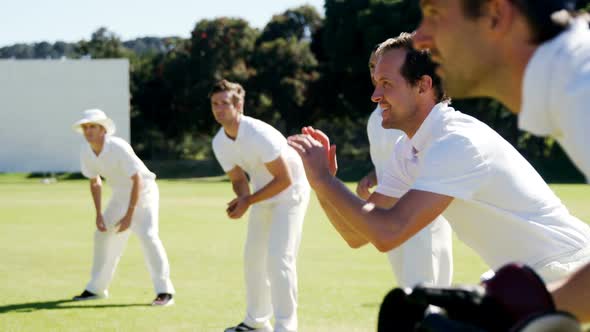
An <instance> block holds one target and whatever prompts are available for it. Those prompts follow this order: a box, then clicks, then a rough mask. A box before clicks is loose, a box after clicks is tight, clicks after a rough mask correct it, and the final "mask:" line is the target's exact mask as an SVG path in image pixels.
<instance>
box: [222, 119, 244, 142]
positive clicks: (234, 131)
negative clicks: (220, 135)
mask: <svg viewBox="0 0 590 332" xmlns="http://www.w3.org/2000/svg"><path fill="white" fill-rule="evenodd" d="M241 119H242V115H241V114H240V115H238V116H237V117H235V118H234V119H233V120H232V121H231V122H229V123H227V124H224V125H223V131H224V132H225V135H226V136H227V137H228V138H230V139H231V140H234V141H235V140H236V138H237V137H238V130H239V129H240V121H241Z"/></svg>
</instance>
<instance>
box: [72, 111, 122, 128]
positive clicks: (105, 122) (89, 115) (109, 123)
mask: <svg viewBox="0 0 590 332" xmlns="http://www.w3.org/2000/svg"><path fill="white" fill-rule="evenodd" d="M82 113H83V114H84V117H83V118H82V119H81V120H78V121H77V122H76V123H74V125H73V126H72V127H73V128H74V130H75V131H77V132H79V133H81V134H82V133H84V131H83V130H82V125H83V124H85V123H96V124H99V125H101V126H103V127H104V129H105V130H106V131H107V133H106V134H107V135H112V134H114V133H115V131H116V130H117V127H116V126H115V123H114V122H113V120H111V119H110V118H109V117H108V116H107V115H106V114H105V113H104V112H103V111H101V110H99V109H96V108H95V109H90V110H85V111H84V112H82Z"/></svg>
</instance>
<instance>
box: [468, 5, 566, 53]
mask: <svg viewBox="0 0 590 332" xmlns="http://www.w3.org/2000/svg"><path fill="white" fill-rule="evenodd" d="M488 1H489V0H462V1H461V2H462V7H463V13H464V14H465V16H466V17H469V18H478V17H480V16H482V15H483V6H484V5H485V4H486V3H487V2H488ZM510 2H511V3H512V4H513V5H514V6H515V7H516V9H518V11H519V12H520V13H522V14H523V15H524V17H525V18H526V20H527V23H528V25H529V27H530V28H531V31H532V33H533V40H531V41H532V42H534V43H539V44H540V43H542V42H545V41H547V40H549V39H552V38H553V37H555V36H557V35H558V34H559V33H561V32H562V31H563V30H565V28H566V26H567V22H559V21H557V20H555V19H552V17H551V15H552V14H553V13H554V12H556V11H559V10H562V9H565V10H567V11H573V10H574V9H575V3H576V1H575V0H510Z"/></svg>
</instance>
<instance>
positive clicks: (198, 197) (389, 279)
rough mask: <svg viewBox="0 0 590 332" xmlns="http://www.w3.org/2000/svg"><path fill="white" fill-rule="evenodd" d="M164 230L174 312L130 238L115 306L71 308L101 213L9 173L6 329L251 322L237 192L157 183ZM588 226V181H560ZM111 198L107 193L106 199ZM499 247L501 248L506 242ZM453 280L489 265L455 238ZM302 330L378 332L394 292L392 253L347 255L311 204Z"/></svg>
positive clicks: (3, 196)
mask: <svg viewBox="0 0 590 332" xmlns="http://www.w3.org/2000/svg"><path fill="white" fill-rule="evenodd" d="M159 185H160V192H161V203H160V235H161V238H162V241H163V242H164V246H165V247H166V249H167V251H168V256H169V259H170V264H171V269H172V281H173V282H174V284H175V287H176V288H177V296H176V305H175V306H172V307H167V308H153V307H150V306H148V304H149V303H150V301H151V300H152V299H153V297H154V294H153V291H152V286H151V282H150V280H149V274H148V272H147V270H146V268H145V265H144V261H143V257H142V254H141V251H140V246H139V243H138V241H137V239H136V238H135V237H133V236H132V237H131V240H130V241H129V244H128V246H127V249H126V251H125V254H124V256H123V258H122V259H121V263H120V264H119V268H118V270H117V274H116V276H115V280H114V281H113V283H112V285H111V287H110V293H111V297H110V298H109V299H106V300H99V301H89V302H83V303H79V302H70V301H69V299H70V298H71V297H72V296H73V295H76V294H77V293H79V292H81V291H82V290H83V288H84V286H85V284H86V282H87V281H88V277H89V273H90V264H91V259H92V234H93V231H94V227H95V226H94V212H93V207H92V202H91V199H90V194H89V190H88V184H87V182H86V181H65V182H58V183H54V184H41V183H40V181H39V179H24V177H22V176H19V175H0V249H1V256H0V257H1V264H0V285H1V286H0V290H1V291H2V292H1V293H0V294H1V295H0V331H98V330H100V331H223V329H224V328H225V327H227V326H229V325H230V324H235V323H238V322H239V321H240V320H241V319H242V318H243V315H244V286H243V282H242V247H243V241H244V238H245V230H246V228H245V226H246V223H245V219H242V220H239V221H233V220H229V219H228V218H227V217H226V216H225V213H224V209H225V204H226V202H228V201H229V200H230V199H231V198H232V194H231V189H230V185H229V183H227V182H219V181H195V180H178V181H166V180H161V181H159ZM553 189H554V190H555V191H556V192H557V194H558V195H559V196H560V197H561V199H562V200H563V201H564V202H565V203H566V205H567V206H568V207H569V208H570V210H571V211H572V212H573V213H574V214H575V215H577V216H578V217H580V218H581V219H583V220H586V221H588V220H590V206H588V201H589V199H590V186H585V185H555V186H553ZM105 195H108V192H107V193H105ZM499 245H500V244H499ZM454 250H455V282H456V283H474V282H477V280H478V277H479V275H480V274H481V273H482V272H484V271H485V270H487V268H486V266H485V264H483V263H482V261H481V260H480V259H479V258H478V257H477V256H475V254H474V253H473V252H472V251H471V250H469V249H468V248H466V247H465V246H464V245H462V244H461V243H460V242H458V241H455V248H454ZM298 270H299V294H300V296H299V324H300V331H302V332H313V331H318V332H319V331H322V332H323V331H374V330H375V321H376V316H377V310H378V305H379V303H380V301H381V299H382V297H383V295H384V294H385V293H386V292H387V291H388V290H389V289H390V288H392V287H393V286H394V285H395V280H394V278H393V274H392V272H391V270H390V267H389V264H388V262H387V259H386V257H385V255H383V254H380V253H378V252H377V250H375V249H374V248H372V247H366V248H363V249H360V250H356V251H355V250H352V249H349V248H348V247H347V246H346V244H345V243H344V241H342V240H341V239H340V238H339V236H338V235H337V234H336V232H335V231H334V230H333V229H332V228H331V226H330V225H329V222H328V221H327V220H326V218H325V217H324V215H323V213H322V212H321V210H320V208H319V206H318V204H317V201H316V200H315V199H312V201H311V205H310V208H309V210H308V213H307V218H306V223H305V226H304V233H303V241H302V244H301V251H300V253H299V264H298Z"/></svg>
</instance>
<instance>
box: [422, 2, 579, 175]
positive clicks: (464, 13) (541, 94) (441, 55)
mask: <svg viewBox="0 0 590 332" xmlns="http://www.w3.org/2000/svg"><path fill="white" fill-rule="evenodd" d="M575 3H576V1H575V0H520V1H510V0H469V1H468V0H423V1H421V7H422V13H423V15H422V16H423V19H422V22H421V24H420V26H419V28H418V30H417V31H416V36H415V46H416V47H417V48H420V49H429V50H431V52H432V54H433V56H434V60H435V61H436V62H437V63H438V64H439V68H438V73H439V74H440V75H441V77H442V78H443V81H444V84H445V88H446V89H447V92H448V93H449V95H450V96H451V97H453V98H471V97H492V98H495V99H497V100H499V101H500V102H502V103H503V104H504V105H506V107H508V109H510V111H512V112H514V113H516V114H518V126H519V127H520V128H521V129H523V130H527V131H529V132H531V133H533V134H535V135H540V136H551V137H553V138H555V139H556V140H557V141H558V142H559V144H560V145H561V147H562V148H563V149H564V151H565V152H566V153H567V155H568V156H569V157H570V158H571V160H572V161H573V163H574V164H575V165H576V166H577V168H578V169H579V170H580V171H581V172H582V173H583V174H584V175H585V177H586V181H587V182H590V148H589V147H588V128H587V127H588V124H589V123H590V107H588V96H589V95H590V65H588V64H589V63H590V29H589V28H588V18H587V16H584V17H577V18H574V16H575V15H572V11H573V9H574V8H575Z"/></svg>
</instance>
